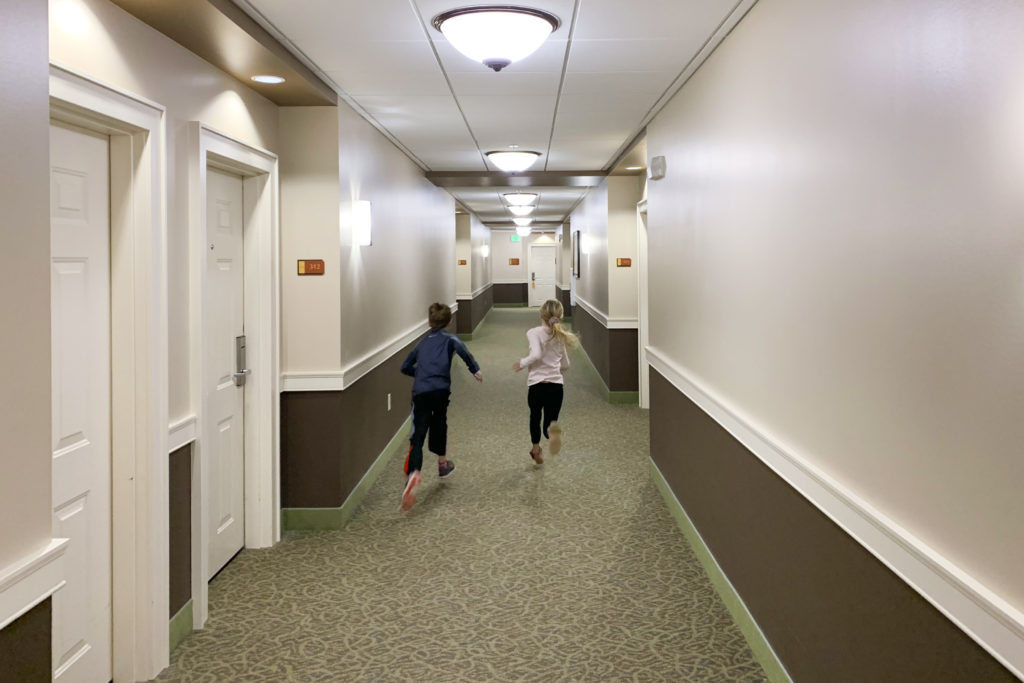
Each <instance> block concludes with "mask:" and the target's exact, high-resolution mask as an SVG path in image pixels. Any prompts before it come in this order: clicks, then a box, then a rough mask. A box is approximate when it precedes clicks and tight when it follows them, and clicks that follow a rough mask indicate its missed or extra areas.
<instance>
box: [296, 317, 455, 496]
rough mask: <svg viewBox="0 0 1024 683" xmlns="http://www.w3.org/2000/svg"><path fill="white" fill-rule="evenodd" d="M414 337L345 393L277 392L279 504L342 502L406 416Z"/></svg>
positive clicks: (410, 387)
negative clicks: (407, 365) (405, 366)
mask: <svg viewBox="0 0 1024 683" xmlns="http://www.w3.org/2000/svg"><path fill="white" fill-rule="evenodd" d="M460 308H461V306H460ZM453 325H454V322H453ZM450 327H451V326H450ZM418 341H419V340H417V341H416V342H413V343H412V344H409V345H408V346H406V347H405V348H404V349H402V350H401V351H400V352H398V353H396V354H395V355H393V356H391V358H389V359H388V360H386V361H384V362H383V363H382V364H381V365H379V366H378V367H376V368H374V369H373V370H372V371H370V372H369V373H367V374H366V375H365V376H364V377H362V378H361V379H359V381H357V382H356V383H355V384H354V385H352V386H351V387H349V388H348V389H346V390H345V391H295V392H285V393H283V394H282V395H281V507H284V508H335V507H340V506H341V505H342V503H344V502H345V499H346V498H348V495H349V493H351V492H352V490H353V489H354V488H355V486H356V484H358V483H359V480H360V479H362V478H363V475H364V474H366V472H367V471H368V470H369V469H370V467H371V466H372V465H373V463H374V461H375V460H376V459H377V456H379V455H380V452H381V451H382V450H383V449H384V447H385V446H386V445H387V444H388V442H389V441H390V440H391V438H392V437H393V436H394V435H395V432H396V431H397V430H398V428H399V427H401V426H402V423H403V422H404V421H405V419H406V418H407V417H408V416H409V411H410V407H409V405H410V404H409V401H410V395H411V391H412V379H411V378H409V377H406V376H405V375H403V374H402V373H401V372H400V368H401V366H402V361H404V360H405V357H406V356H407V355H408V354H409V351H411V350H412V348H413V346H415V344H416V343H417V342H418ZM389 393H390V394H391V412H388V411H387V395H388V394H389Z"/></svg>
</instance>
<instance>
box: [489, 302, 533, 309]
mask: <svg viewBox="0 0 1024 683" xmlns="http://www.w3.org/2000/svg"><path fill="white" fill-rule="evenodd" d="M529 307H530V304H528V303H525V302H523V303H518V304H494V308H529Z"/></svg>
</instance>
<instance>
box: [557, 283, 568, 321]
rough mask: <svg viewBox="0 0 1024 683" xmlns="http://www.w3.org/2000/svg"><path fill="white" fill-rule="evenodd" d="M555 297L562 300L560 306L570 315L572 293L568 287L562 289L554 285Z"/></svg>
mask: <svg viewBox="0 0 1024 683" xmlns="http://www.w3.org/2000/svg"><path fill="white" fill-rule="evenodd" d="M555 298H556V299H558V300H559V301H561V302H562V308H563V309H564V311H565V314H566V315H568V316H571V315H572V293H571V292H570V290H568V289H562V288H561V287H558V286H557V285H556V286H555Z"/></svg>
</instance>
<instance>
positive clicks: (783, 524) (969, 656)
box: [651, 369, 1016, 683]
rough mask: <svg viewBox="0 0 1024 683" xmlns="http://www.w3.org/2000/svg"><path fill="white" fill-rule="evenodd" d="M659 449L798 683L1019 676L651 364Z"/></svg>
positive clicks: (687, 505)
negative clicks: (994, 657) (776, 472)
mask: <svg viewBox="0 0 1024 683" xmlns="http://www.w3.org/2000/svg"><path fill="white" fill-rule="evenodd" d="M651 457H652V458H653V459H654V462H655V463H656V464H657V466H658V468H659V469H660V470H661V472H662V474H663V475H664V477H665V479H666V481H667V482H668V484H669V486H671V488H672V490H673V492H674V493H675V495H676V497H677V498H678V499H679V502H680V503H681V504H682V506H683V508H684V509H685V510H686V512H687V514H688V515H689V517H690V519H691V520H692V521H693V524H694V526H695V527H696V528H697V530H698V531H699V532H700V534H701V536H702V537H703V539H704V542H705V544H706V545H707V546H708V548H709V550H710V551H711V553H712V554H713V555H714V557H715V560H716V561H717V562H718V564H719V565H720V566H721V568H722V571H723V572H724V573H725V574H726V576H728V578H729V580H730V581H731V582H732V585H733V586H734V587H735V589H736V592H737V593H738V594H739V596H740V597H741V598H742V599H743V601H744V602H745V603H746V606H747V608H748V609H749V611H750V613H751V615H752V616H753V617H754V620H755V621H756V622H757V623H758V625H759V626H760V628H761V630H762V632H763V633H764V635H765V637H766V638H767V640H768V642H769V643H771V645H772V647H773V648H774V650H775V652H776V654H777V655H778V657H779V659H780V660H781V662H782V664H783V665H784V666H785V667H786V669H787V670H788V671H789V674H790V675H791V676H792V678H793V680H794V681H795V682H796V683H803V682H805V681H806V682H808V683H817V682H818V681H829V683H842V682H847V681H849V682H850V683H854V682H856V683H861V682H863V681H872V683H882V682H892V683H897V682H899V683H906V682H909V681H928V682H929V683H939V682H942V683H946V682H963V683H977V682H979V681H985V682H986V683H995V682H996V681H1006V682H1007V683H1009V682H1011V681H1014V680H1016V679H1015V678H1014V677H1013V676H1012V675H1011V674H1010V672H1009V671H1007V670H1006V669H1005V668H1003V667H1002V666H1001V665H1000V664H999V663H998V662H997V661H996V660H995V659H993V658H992V657H991V656H990V655H989V654H988V653H986V652H985V650H983V649H982V648H981V647H980V646H978V645H977V644H976V643H975V642H974V641H973V640H971V638H970V637H968V636H967V635H966V634H965V633H964V632H963V631H961V630H960V629H958V628H957V627H956V626H955V625H954V624H953V623H952V622H951V621H949V620H948V619H946V618H945V617H944V616H943V615H942V614H941V613H940V612H939V611H938V610H936V609H935V608H934V607H932V606H931V605H930V604H929V603H928V602H927V601H925V600H924V598H922V597H921V596H920V595H918V593H917V592H915V591H914V590H913V589H912V588H910V586H908V585H907V584H906V583H904V582H903V581H902V580H901V579H900V578H899V577H897V576H896V575H895V574H893V573H892V572H891V571H890V570H889V569H888V568H887V567H886V566H885V565H883V564H882V563H881V562H879V561H878V560H877V559H876V558H875V557H874V556H873V555H871V553H869V552H868V551H867V550H865V549H864V547H863V546H861V545H860V544H859V543H857V542H856V541H855V540H854V539H853V538H852V537H850V536H849V535H848V534H847V533H846V532H844V531H843V530H842V529H840V528H839V527H838V526H837V525H836V524H835V523H833V522H832V521H831V520H830V519H829V518H828V517H826V516H825V515H824V514H823V513H822V512H821V511H820V510H818V509H817V508H816V507H815V506H814V505H812V504H811V503H810V502H808V501H807V499H806V498H804V497H803V496H802V495H801V494H800V493H798V492H797V491H796V490H795V489H793V488H792V487H791V486H789V484H787V483H786V482H785V481H783V480H782V479H781V478H780V477H779V476H778V475H776V474H775V473H774V472H773V471H772V470H771V469H769V468H768V467H767V466H766V465H765V464H764V463H763V462H762V461H761V460H760V459H758V458H757V456H755V455H754V454H753V453H751V452H750V451H748V450H747V449H746V448H745V447H744V446H743V445H742V444H741V443H740V442H739V441H737V440H736V439H735V438H734V437H733V436H732V435H730V434H729V433H728V432H727V431H726V430H725V429H724V428H722V427H721V426H720V425H719V424H718V423H717V422H716V421H715V420H714V419H713V418H711V416H709V415H708V414H707V413H705V412H704V411H703V410H701V409H700V408H699V407H698V406H697V405H696V404H695V403H693V402H692V401H691V400H690V399H689V398H687V397H686V396H685V395H684V394H683V393H682V392H680V391H679V390H677V389H676V388H675V387H674V386H673V385H672V384H671V383H670V382H669V381H668V380H667V379H665V378H664V377H663V376H662V375H660V374H659V373H658V372H656V371H654V370H653V369H652V370H651Z"/></svg>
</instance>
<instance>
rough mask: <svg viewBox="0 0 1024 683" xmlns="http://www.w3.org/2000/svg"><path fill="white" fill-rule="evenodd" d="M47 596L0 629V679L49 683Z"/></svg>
mask: <svg viewBox="0 0 1024 683" xmlns="http://www.w3.org/2000/svg"><path fill="white" fill-rule="evenodd" d="M51 609H52V607H51V603H50V598H46V599H45V600H43V601H42V602H40V603H39V604H38V605H36V606H35V607H33V608H32V609H30V610H29V611H28V612H25V614H23V615H21V616H20V617H18V618H17V619H15V620H14V621H12V622H11V623H10V624H8V625H7V627H6V628H3V629H0V681H11V683H14V682H15V681H17V683H49V681H52V680H53V671H52V668H51V667H52V666H53V662H52V661H51V659H52V655H51V654H50V653H51V649H52V648H51V645H50V639H51V637H52V636H51V633H52V626H51V622H52V619H53V617H52V612H51Z"/></svg>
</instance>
